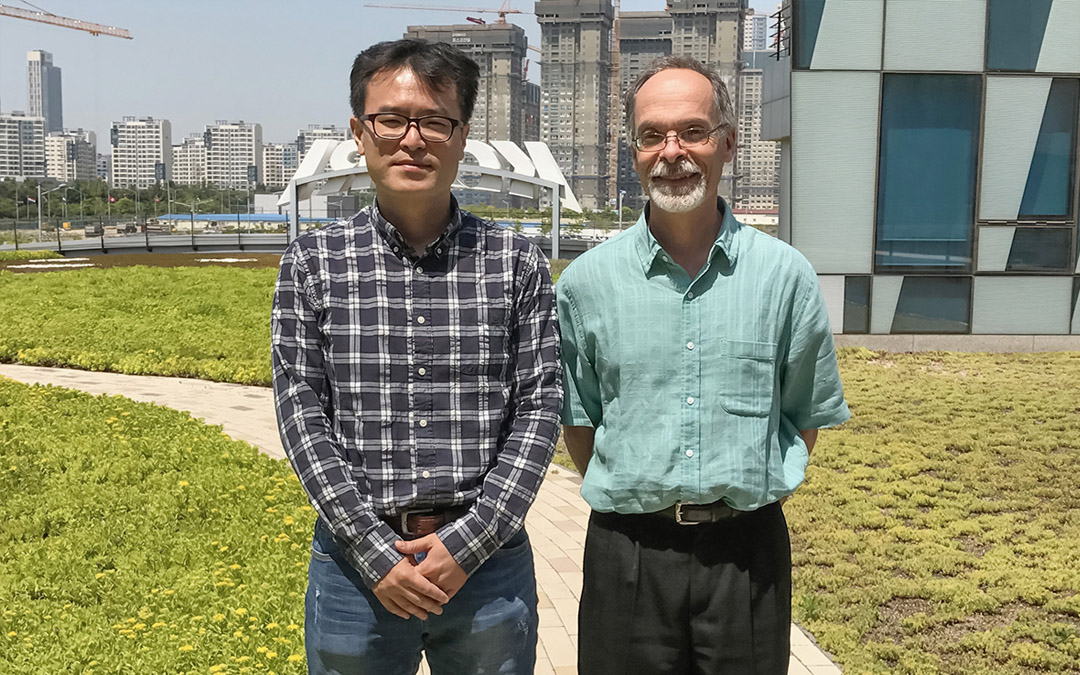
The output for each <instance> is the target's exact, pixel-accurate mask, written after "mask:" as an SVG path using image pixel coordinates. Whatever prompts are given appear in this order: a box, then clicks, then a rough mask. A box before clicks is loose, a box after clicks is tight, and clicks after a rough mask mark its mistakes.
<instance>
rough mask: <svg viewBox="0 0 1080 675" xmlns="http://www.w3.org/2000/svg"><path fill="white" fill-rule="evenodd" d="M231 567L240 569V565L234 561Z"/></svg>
mask: <svg viewBox="0 0 1080 675" xmlns="http://www.w3.org/2000/svg"><path fill="white" fill-rule="evenodd" d="M229 569H231V570H238V569H240V565H237V564H236V563H233V564H232V565H229Z"/></svg>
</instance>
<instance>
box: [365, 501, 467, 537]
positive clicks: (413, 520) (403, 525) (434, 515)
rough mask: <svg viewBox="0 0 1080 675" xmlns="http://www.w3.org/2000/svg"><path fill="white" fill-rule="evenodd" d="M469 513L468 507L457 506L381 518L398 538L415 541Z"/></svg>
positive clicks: (413, 511)
mask: <svg viewBox="0 0 1080 675" xmlns="http://www.w3.org/2000/svg"><path fill="white" fill-rule="evenodd" d="M468 512H469V508H468V507H467V506H455V507H452V508H448V509H414V510H411V511H402V512H401V513H398V514H395V515H390V516H380V517H381V518H382V519H383V521H385V522H386V524H387V525H389V526H390V529H392V530H393V531H394V532H396V533H397V534H398V536H400V537H404V538H406V539H415V538H417V537H424V536H427V535H429V534H431V533H433V532H435V531H437V530H438V529H439V528H440V527H442V526H443V525H446V524H447V523H452V522H454V521H455V520H457V519H458V518H460V517H462V516H464V515H465V514H466V513H468Z"/></svg>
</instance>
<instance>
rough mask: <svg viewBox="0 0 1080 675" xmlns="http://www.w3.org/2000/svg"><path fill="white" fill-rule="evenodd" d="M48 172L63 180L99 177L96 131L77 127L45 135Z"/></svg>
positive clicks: (46, 168) (46, 169)
mask: <svg viewBox="0 0 1080 675" xmlns="http://www.w3.org/2000/svg"><path fill="white" fill-rule="evenodd" d="M45 174H46V175H47V176H48V177H49V178H53V179H55V180H57V181H60V182H71V181H76V180H94V178H95V177H96V176H97V134H95V133H94V132H93V131H86V130H83V129H75V130H73V131H68V130H64V131H56V132H53V133H51V134H48V135H47V136H45Z"/></svg>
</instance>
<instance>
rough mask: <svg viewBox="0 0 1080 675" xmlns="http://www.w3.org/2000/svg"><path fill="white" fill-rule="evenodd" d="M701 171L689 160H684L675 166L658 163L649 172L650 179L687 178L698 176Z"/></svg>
mask: <svg viewBox="0 0 1080 675" xmlns="http://www.w3.org/2000/svg"><path fill="white" fill-rule="evenodd" d="M700 173H701V169H700V168H698V166H697V165H696V164H694V163H693V162H691V161H690V160H689V159H687V158H685V157H684V158H682V159H680V160H679V161H678V162H676V163H674V164H668V163H667V162H657V163H656V165H655V166H653V168H652V170H650V171H649V178H686V177H688V176H696V175H698V174H700Z"/></svg>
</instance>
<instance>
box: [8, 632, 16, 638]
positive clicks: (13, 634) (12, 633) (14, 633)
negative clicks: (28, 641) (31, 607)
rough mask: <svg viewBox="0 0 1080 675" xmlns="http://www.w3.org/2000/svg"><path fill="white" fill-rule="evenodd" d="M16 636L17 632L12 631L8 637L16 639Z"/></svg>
mask: <svg viewBox="0 0 1080 675" xmlns="http://www.w3.org/2000/svg"><path fill="white" fill-rule="evenodd" d="M16 635H18V633H16V632H15V631H11V632H10V633H8V634H7V636H8V637H15V636H16Z"/></svg>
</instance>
